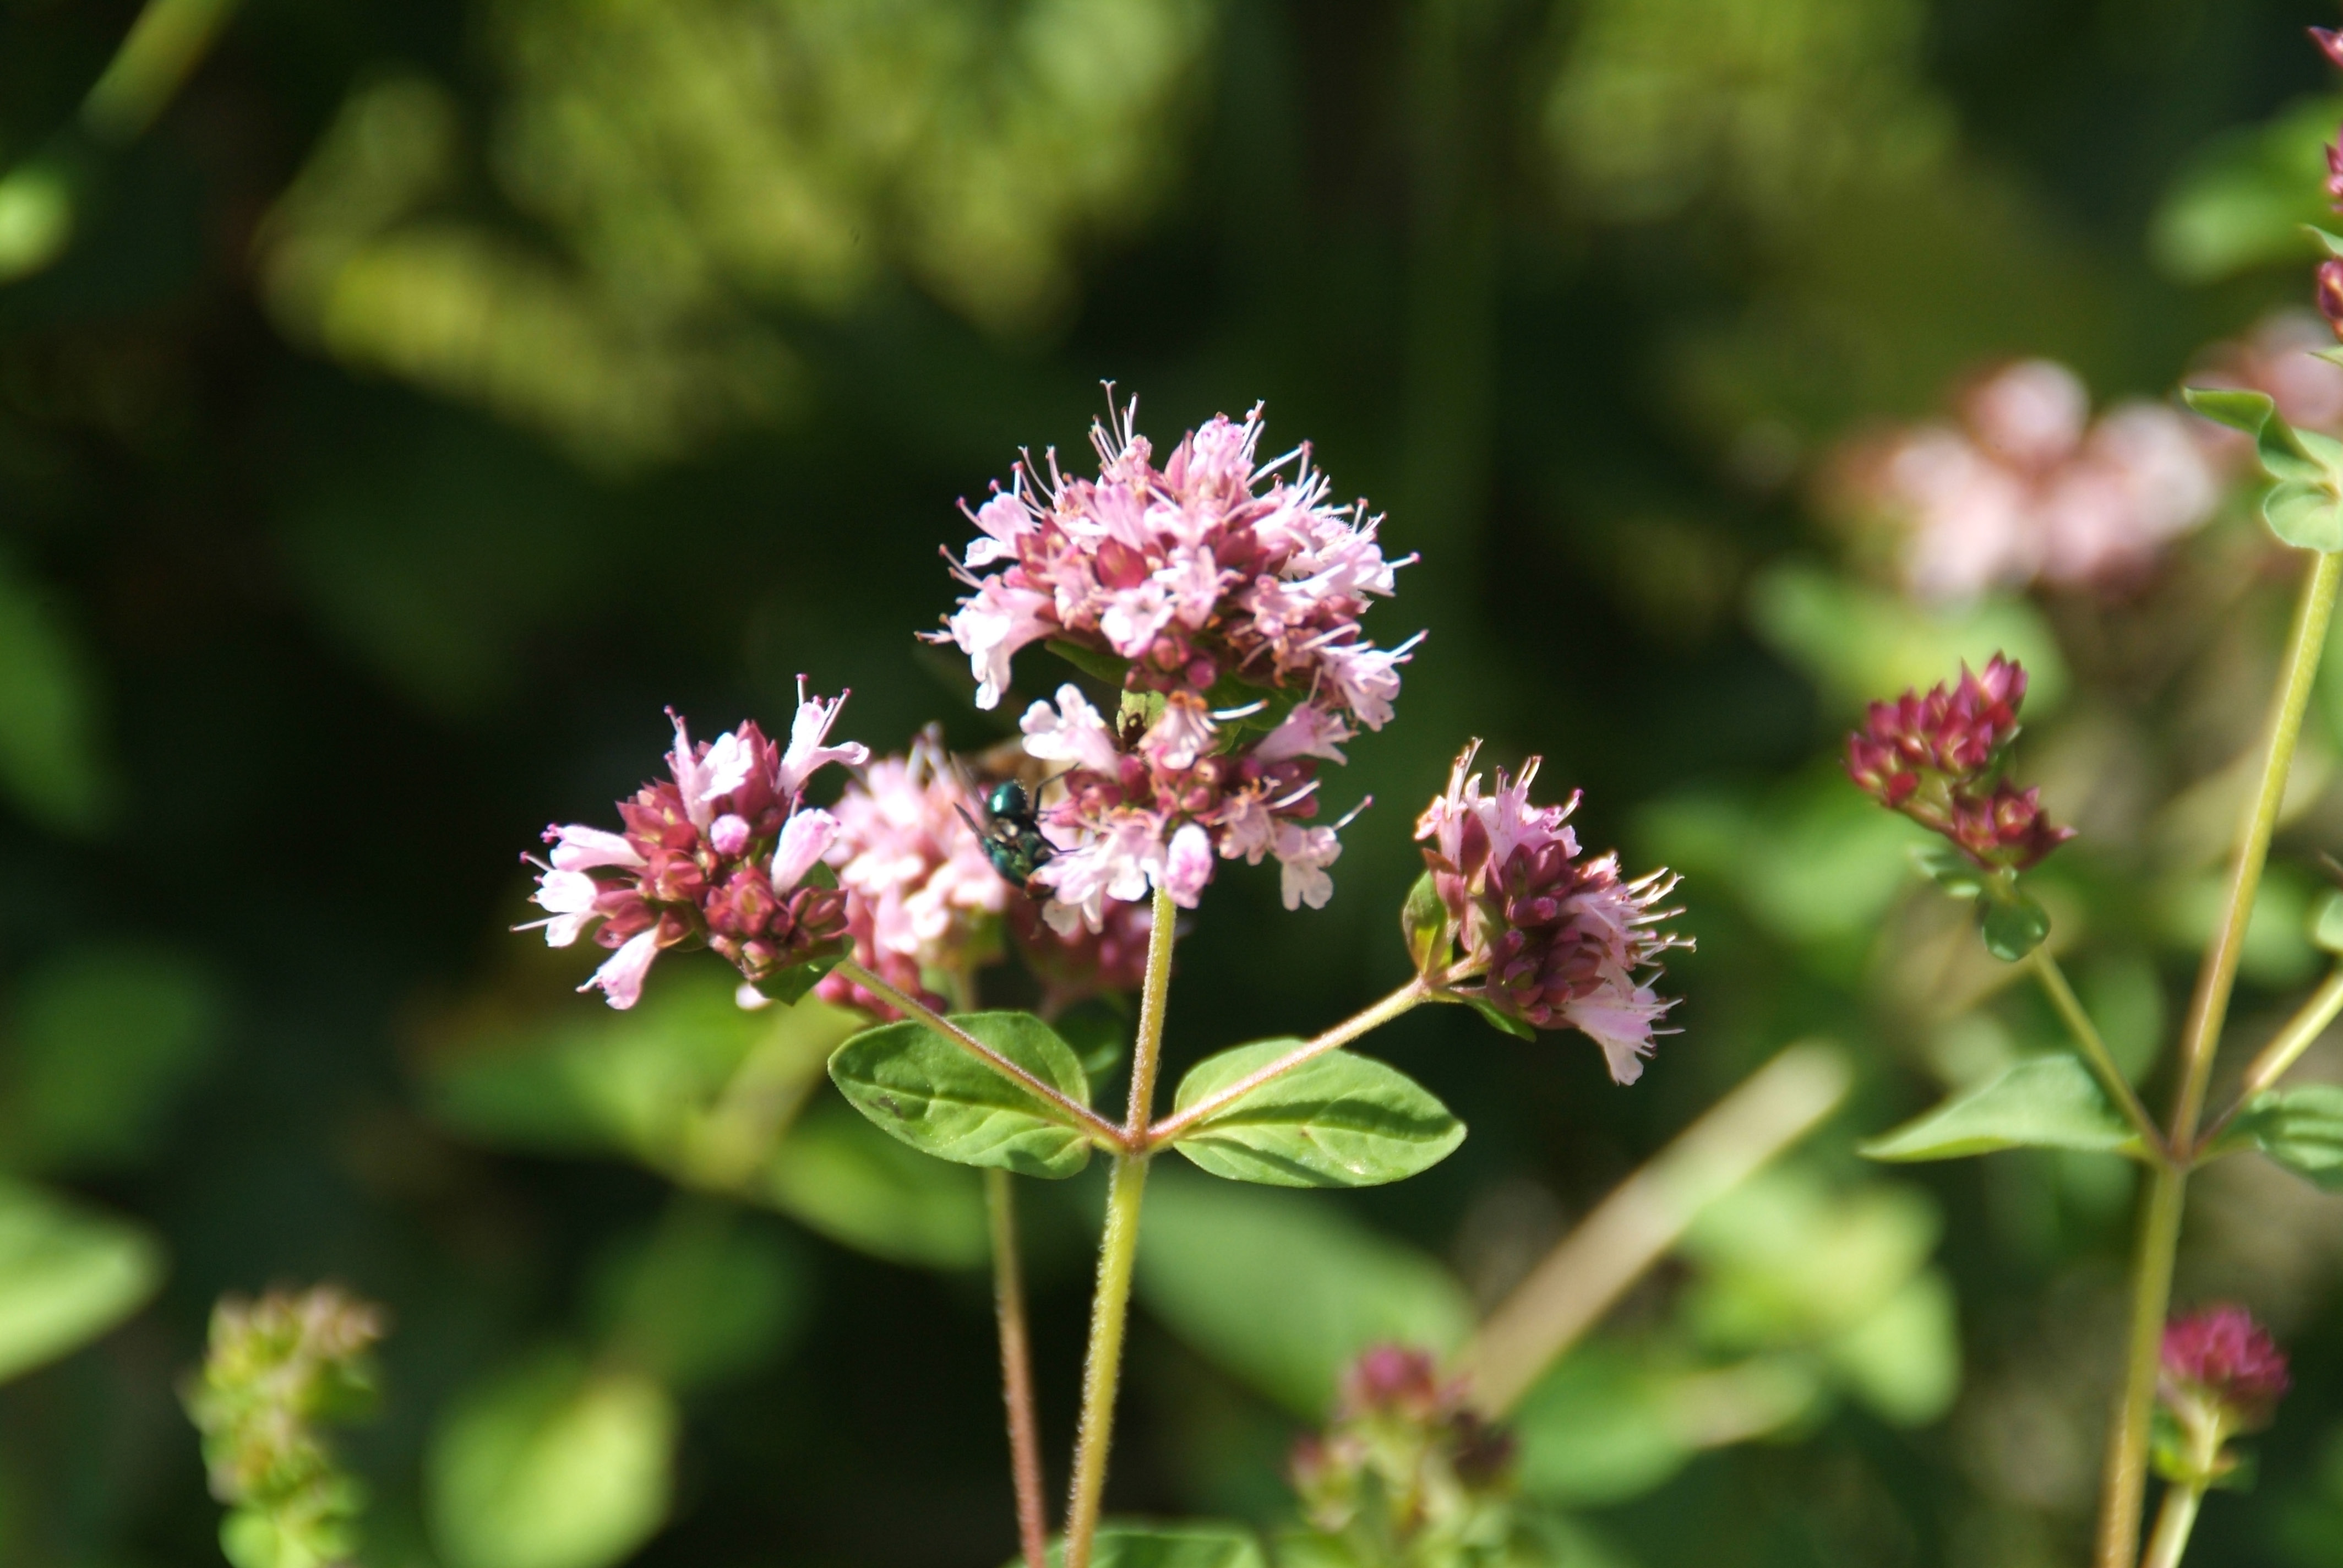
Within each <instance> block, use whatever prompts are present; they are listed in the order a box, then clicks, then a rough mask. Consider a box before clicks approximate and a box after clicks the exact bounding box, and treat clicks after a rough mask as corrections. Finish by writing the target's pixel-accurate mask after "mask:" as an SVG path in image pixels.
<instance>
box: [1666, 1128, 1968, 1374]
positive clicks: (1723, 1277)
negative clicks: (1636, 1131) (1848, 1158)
mask: <svg viewBox="0 0 2343 1568" xmlns="http://www.w3.org/2000/svg"><path fill="white" fill-rule="evenodd" d="M1940 1229H1941V1224H1940V1221H1939V1220H1938V1218H1937V1215H1936V1206H1935V1205H1934V1204H1933V1203H1932V1202H1931V1201H1929V1200H1928V1199H1927V1198H1926V1196H1925V1195H1924V1194H1922V1193H1920V1192H1918V1191H1915V1190H1913V1189H1911V1188H1909V1187H1904V1186H1900V1185H1891V1184H1889V1183H1887V1182H1884V1181H1865V1182H1863V1183H1860V1184H1859V1185H1855V1186H1853V1187H1850V1188H1845V1189H1839V1188H1835V1187H1833V1186H1831V1185H1829V1184H1827V1183H1825V1182H1824V1181H1822V1180H1821V1179H1819V1178H1818V1177H1816V1176H1815V1175H1814V1174H1812V1173H1810V1172H1808V1171H1804V1170H1801V1169H1799V1168H1797V1167H1795V1166H1782V1167H1777V1168H1775V1169H1774V1170H1771V1171H1765V1172H1762V1173H1761V1174H1759V1175H1758V1176H1756V1177H1755V1178H1753V1179H1752V1180H1751V1181H1747V1182H1745V1183H1743V1184H1742V1185H1741V1186H1740V1187H1738V1188H1736V1189H1735V1191H1732V1192H1731V1193H1728V1194H1727V1195H1726V1196H1725V1197H1724V1198H1722V1199H1720V1200H1719V1201H1717V1202H1715V1204H1713V1205H1711V1206H1710V1207H1709V1208H1708V1209H1707V1210H1705V1211H1703V1213H1702V1214H1701V1216H1700V1218H1699V1219H1698V1220H1697V1221H1694V1224H1693V1226H1692V1228H1691V1230H1690V1231H1687V1232H1686V1233H1685V1236H1684V1242H1683V1244H1682V1251H1684V1255H1685V1256H1686V1257H1688V1258H1690V1259H1692V1260H1693V1261H1694V1262H1695V1263H1697V1264H1698V1265H1699V1267H1700V1273H1699V1276H1698V1278H1697V1279H1696V1280H1695V1282H1694V1286H1693V1289H1692V1291H1691V1292H1689V1294H1688V1295H1687V1297H1686V1299H1685V1302H1684V1317H1685V1320H1686V1321H1687V1322H1689V1323H1690V1325H1691V1326H1692V1327H1693V1328H1694V1332H1697V1333H1698V1334H1699V1335H1700V1336H1701V1338H1702V1339H1703V1340H1704V1342H1707V1343H1708V1344H1710V1345H1713V1346H1715V1347H1718V1348H1721V1349H1725V1350H1728V1351H1733V1352H1742V1351H1749V1350H1764V1349H1775V1348H1783V1347H1802V1346H1811V1345H1815V1344H1818V1343H1820V1342H1823V1341H1825V1340H1828V1339H1832V1338H1835V1337H1836V1336H1838V1335H1840V1334H1842V1333H1845V1332H1848V1331H1849V1330H1851V1329H1853V1328H1854V1327H1855V1326H1856V1325H1857V1324H1859V1323H1861V1322H1864V1321H1865V1319H1867V1318H1869V1317H1870V1316H1871V1315H1872V1314H1873V1313H1874V1312H1877V1311H1878V1310H1880V1309H1881V1308H1882V1307H1884V1306H1885V1304H1886V1303H1887V1302H1889V1301H1890V1300H1891V1299H1892V1298H1894V1297H1895V1295H1896V1292H1898V1291H1900V1290H1902V1289H1903V1288H1904V1287H1905V1285H1906V1282H1908V1281H1910V1280H1911V1279H1912V1277H1913V1276H1914V1275H1915V1274H1916V1273H1917V1272H1918V1271H1920V1269H1921V1268H1922V1267H1923V1266H1924V1265H1926V1262H1927V1260H1928V1256H1929V1254H1930V1253H1931V1252H1932V1251H1934V1250H1935V1248H1936V1237H1937V1234H1938V1231H1939V1230H1940Z"/></svg>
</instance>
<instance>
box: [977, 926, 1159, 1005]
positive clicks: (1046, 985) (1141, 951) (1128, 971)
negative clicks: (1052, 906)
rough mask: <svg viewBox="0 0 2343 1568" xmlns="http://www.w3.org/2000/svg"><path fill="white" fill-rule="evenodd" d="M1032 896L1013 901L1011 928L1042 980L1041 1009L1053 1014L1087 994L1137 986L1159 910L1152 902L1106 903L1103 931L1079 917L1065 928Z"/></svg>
mask: <svg viewBox="0 0 2343 1568" xmlns="http://www.w3.org/2000/svg"><path fill="white" fill-rule="evenodd" d="M1043 910H1044V906H1043V905H1041V904H1039V903H1036V902H1035V901H1034V900H1031V899H1011V900H1009V930H1010V935H1011V937H1012V938H1014V939H1015V940H1016V943H1017V951H1018V953H1019V955H1020V956H1021V957H1022V958H1023V959H1024V960H1025V967H1026V968H1027V969H1030V970H1032V971H1033V974H1034V978H1036V979H1037V980H1040V981H1041V1012H1042V1015H1043V1016H1044V1017H1055V1016H1056V1015H1057V1014H1058V1013H1061V1012H1062V1011H1064V1010H1066V1009H1067V1008H1070V1007H1071V1006H1073V1005H1074V1004H1075V1003H1076V1002H1079V1001H1081V1000H1085V999H1086V998H1090V997H1093V996H1098V995H1101V994H1102V993H1105V992H1109V991H1133V990H1138V989H1139V986H1140V982H1141V980H1142V979H1143V978H1144V977H1145V975H1146V972H1147V944H1148V937H1149V935H1150V933H1151V931H1152V930H1153V929H1154V924H1155V911H1154V909H1153V907H1152V906H1151V905H1148V904H1118V903H1110V904H1107V905H1106V906H1105V907H1104V909H1103V911H1102V913H1101V920H1100V923H1099V930H1096V931H1092V930H1088V929H1087V928H1085V927H1083V926H1082V925H1081V923H1080V922H1079V921H1077V922H1076V923H1075V925H1074V929H1073V930H1071V931H1070V932H1061V931H1059V930H1056V929H1055V928H1053V927H1052V926H1051V924H1050V923H1049V922H1048V920H1045V919H1044V918H1043Z"/></svg>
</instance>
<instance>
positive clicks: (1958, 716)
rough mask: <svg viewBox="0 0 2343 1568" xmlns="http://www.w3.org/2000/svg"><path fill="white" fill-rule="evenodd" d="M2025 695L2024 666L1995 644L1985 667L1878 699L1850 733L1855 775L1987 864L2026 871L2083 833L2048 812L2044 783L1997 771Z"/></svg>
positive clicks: (1888, 803) (1890, 804) (1882, 799)
mask: <svg viewBox="0 0 2343 1568" xmlns="http://www.w3.org/2000/svg"><path fill="white" fill-rule="evenodd" d="M2025 700H2026V668H2025V667H2024V666H2023V665H2020V664H2017V663H2016V662H2015V661H2013V660H2010V659H2006V658H2002V656H2001V655H1999V654H1997V653H1996V654H1995V655H1994V656H1993V658H1991V659H1989V660H1987V661H1986V667H1985V673H1984V674H1983V675H1978V674H1976V673H1974V672H1973V671H1971V670H1970V669H1969V668H1968V667H1967V666H1966V665H1963V666H1962V667H1961V678H1960V680H1959V682H1958V683H1957V684H1956V685H1955V686H1953V687H1952V688H1950V689H1947V688H1946V686H1945V685H1944V684H1943V683H1942V682H1939V683H1938V684H1937V685H1936V686H1934V687H1932V688H1930V689H1929V690H1928V692H1927V694H1926V696H1922V695H1921V694H1920V693H1919V692H1917V691H1906V693H1905V694H1904V695H1903V696H1902V697H1900V698H1898V699H1896V700H1895V701H1893V702H1875V703H1873V704H1872V705H1871V707H1870V709H1869V710H1868V712H1867V713H1866V714H1865V718H1864V725H1863V728H1862V729H1858V730H1856V731H1855V732H1854V733H1853V734H1851V735H1849V736H1848V737H1847V738H1846V773H1847V777H1848V778H1850V779H1854V780H1855V786H1856V787H1857V788H1858V789H1862V790H1863V791H1864V792H1865V794H1867V795H1870V796H1872V797H1873V798H1874V799H1877V800H1878V801H1879V803H1880V804H1881V805H1883V806H1885V807H1887V808H1889V809H1891V810H1896V811H1901V812H1902V813H1903V814H1904V815H1906V817H1909V818H1911V819H1912V820H1914V821H1915V822H1917V823H1919V824H1920V826H1922V827H1923V828H1926V829H1929V830H1930V831H1931V832H1935V833H1941V834H1943V835H1944V836H1945V837H1946V839H1951V840H1952V841H1953V843H1954V844H1956V846H1958V847H1959V849H1961V851H1962V852H1963V853H1964V854H1966V855H1967V856H1968V857H1969V859H1971V860H1973V861H1975V862H1976V864H1977V865H1978V866H1980V867H1982V868H1983V869H1986V870H1996V869H2008V870H2013V871H2022V870H2025V869H2027V868H2028V867H2031V866H2033V865H2035V864H2036V863H2037V862H2038V861H2040V860H2041V859H2042V858H2043V857H2044V856H2045V855H2047V854H2048V853H2049V852H2050V851H2051V850H2053V849H2056V848H2057V847H2058V846H2059V845H2061V844H2063V843H2065V842H2066V840H2067V839H2071V838H2073V837H2074V836H2075V830H2074V829H2072V828H2060V827H2055V826H2053V825H2052V824H2051V822H2050V820H2049V819H2048V818H2046V817H2045V816H2044V815H2043V814H2042V804H2041V799H2040V794H2041V792H2040V791H2039V790H2038V789H2018V788H2017V787H2016V785H2014V784H2012V783H2010V782H2009V781H2008V780H2007V779H1994V778H1993V777H1992V774H1993V773H1994V771H1995V769H1996V765H1997V764H1998V762H1999V760H2000V758H2001V756H2002V753H2003V751H2004V749H2006V747H2007V746H2008V744H2009V742H2010V741H2011V740H2012V739H2015V738H2016V734H2017V729H2018V725H2017V709H2018V707H2019V705H2020V704H2022V703H2023V702H2024V701H2025Z"/></svg>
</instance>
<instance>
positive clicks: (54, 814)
mask: <svg viewBox="0 0 2343 1568" xmlns="http://www.w3.org/2000/svg"><path fill="white" fill-rule="evenodd" d="M22 172H23V171H21V170H20V171H18V174H19V175H21V174H22ZM17 177H18V176H9V178H8V179H7V180H0V205H5V197H6V195H7V193H8V191H9V190H10V189H11V188H12V184H13V182H14V181H15V180H16V179H17ZM0 250H5V240H0ZM0 271H5V260H0ZM0 791H5V792H6V793H7V794H8V795H9V796H10V797H11V798H12V799H14V801H15V804H16V805H17V806H18V807H20V808H21V809H24V810H25V813H27V814H28V815H29V816H31V817H32V818H33V819H35V820H36V821H38V822H40V823H41V824H42V825H43V826H45V827H48V828H54V829H60V830H63V831H65V832H72V833H88V832H92V831H95V830H96V829H99V828H101V827H103V826H104V825H105V824H106V820H107V819H109V818H110V817H111V816H112V815H113V812H114V809H115V806H116V803H117V800H118V798H119V793H120V791H119V788H118V780H117V779H116V776H115V772H114V769H113V767H112V765H111V761H110V759H108V757H107V756H106V746H105V740H104V732H103V728H102V725H101V723H100V714H99V699H98V685H97V672H96V668H95V666H94V663H93V661H92V660H91V659H90V658H89V656H88V654H87V652H86V651H85V649H84V648H82V646H81V643H80V640H79V638H77V637H75V634H74V632H73V629H72V628H70V627H69V626H68V625H67V624H66V622H65V618H64V616H63V615H62V614H61V613H60V612H59V611H58V609H57V608H56V607H55V604H54V603H52V601H51V598H50V596H49V595H48V594H47V593H46V592H45V591H44V590H43V589H41V588H39V587H38V586H36V585H35V583H33V582H31V581H30V580H28V579H26V578H23V577H21V576H19V575H18V574H17V572H16V571H15V568H14V566H13V565H12V564H11V563H10V562H9V561H7V560H6V559H5V558H0Z"/></svg>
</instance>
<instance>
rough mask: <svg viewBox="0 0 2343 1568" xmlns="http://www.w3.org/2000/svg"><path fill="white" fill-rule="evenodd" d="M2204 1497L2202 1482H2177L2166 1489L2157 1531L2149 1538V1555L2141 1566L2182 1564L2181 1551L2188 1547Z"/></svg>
mask: <svg viewBox="0 0 2343 1568" xmlns="http://www.w3.org/2000/svg"><path fill="white" fill-rule="evenodd" d="M2204 1501H2205V1489H2204V1488H2203V1487H2201V1486H2184V1485H2180V1484H2178V1483H2175V1484H2174V1485H2172V1486H2169V1487H2167V1488H2166V1489H2165V1493H2164V1507H2163V1509H2162V1510H2161V1511H2160V1512H2159V1513H2157V1520H2156V1535H2155V1538H2154V1539H2153V1540H2151V1541H2149V1542H2148V1543H2147V1556H2145V1557H2143V1558H2141V1559H2140V1560H2139V1568H2180V1553H2183V1552H2185V1551H2187V1547H2188V1532H2189V1531H2190V1530H2191V1529H2192V1528H2194V1527H2195V1525H2196V1523H2197V1504H2198V1503H2202V1502H2204Z"/></svg>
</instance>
